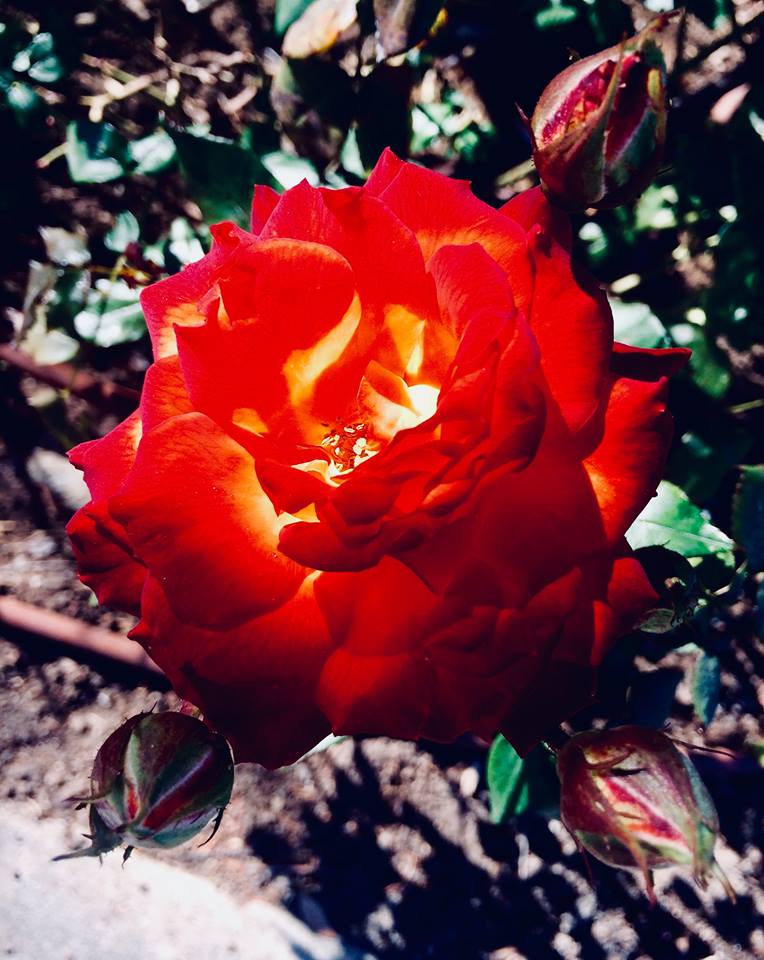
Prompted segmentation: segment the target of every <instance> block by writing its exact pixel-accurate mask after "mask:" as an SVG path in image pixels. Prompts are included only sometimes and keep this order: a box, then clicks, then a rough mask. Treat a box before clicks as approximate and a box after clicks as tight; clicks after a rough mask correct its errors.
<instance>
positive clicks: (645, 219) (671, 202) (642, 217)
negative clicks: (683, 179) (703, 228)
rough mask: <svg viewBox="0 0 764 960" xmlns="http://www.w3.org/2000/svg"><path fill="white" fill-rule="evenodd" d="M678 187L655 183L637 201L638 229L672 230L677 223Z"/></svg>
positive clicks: (636, 224)
mask: <svg viewBox="0 0 764 960" xmlns="http://www.w3.org/2000/svg"><path fill="white" fill-rule="evenodd" d="M678 199H679V198H678V195H677V190H676V187H674V186H672V185H668V186H665V187H659V186H656V185H655V184H653V185H652V186H649V187H648V188H647V190H645V192H644V193H643V194H642V196H641V197H640V198H639V200H638V201H637V207H636V220H635V227H636V229H637V230H640V231H642V230H670V229H672V228H673V227H676V225H677V219H676V211H675V207H676V203H677V200H678Z"/></svg>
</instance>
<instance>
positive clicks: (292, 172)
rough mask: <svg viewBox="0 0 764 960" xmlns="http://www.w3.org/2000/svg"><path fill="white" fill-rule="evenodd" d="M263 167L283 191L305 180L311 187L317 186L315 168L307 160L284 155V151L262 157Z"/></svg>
mask: <svg viewBox="0 0 764 960" xmlns="http://www.w3.org/2000/svg"><path fill="white" fill-rule="evenodd" d="M262 161H263V166H264V167H265V169H266V170H267V171H268V172H269V173H270V174H271V176H272V177H273V178H274V179H275V180H276V181H278V184H279V186H280V187H281V188H282V189H284V190H289V189H290V188H291V187H296V186H297V184H298V183H301V182H302V181H303V180H307V181H308V183H309V184H310V185H311V186H312V187H315V186H318V184H319V182H320V177H319V176H318V173H317V172H316V168H315V167H314V166H313V164H312V163H311V162H310V161H309V160H304V159H303V158H302V157H296V156H294V154H291V153H286V151H284V150H273V151H272V152H271V153H264V154H263V156H262Z"/></svg>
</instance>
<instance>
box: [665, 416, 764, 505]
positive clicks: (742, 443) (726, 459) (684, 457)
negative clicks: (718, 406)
mask: <svg viewBox="0 0 764 960" xmlns="http://www.w3.org/2000/svg"><path fill="white" fill-rule="evenodd" d="M678 441H679V442H678V443H675V445H674V449H673V452H672V454H671V460H670V463H669V476H670V477H671V479H672V480H673V481H674V482H675V483H676V484H677V485H678V486H680V487H681V488H682V489H683V490H684V492H685V493H686V494H687V496H688V497H690V499H691V500H699V501H701V502H704V501H706V500H710V498H711V497H712V496H713V495H714V494H715V493H716V491H717V490H718V489H719V486H720V485H721V483H722V481H723V480H724V478H725V475H726V473H727V471H728V470H729V469H730V467H732V466H734V465H735V464H738V463H742V462H743V461H744V460H745V458H746V455H747V453H748V451H749V449H750V447H751V444H752V443H753V437H752V436H751V434H750V433H749V432H748V431H747V430H746V429H745V428H744V427H743V426H741V425H740V424H739V423H737V422H736V421H735V419H734V417H732V416H728V415H726V414H725V413H724V411H722V410H716V411H715V413H714V416H713V417H697V418H695V424H694V429H693V430H687V431H686V432H685V433H683V434H682V436H681V437H679V438H678Z"/></svg>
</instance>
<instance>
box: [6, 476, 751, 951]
mask: <svg viewBox="0 0 764 960" xmlns="http://www.w3.org/2000/svg"><path fill="white" fill-rule="evenodd" d="M0 481H1V483H0V513H1V514H2V517H3V522H2V539H1V540H0V591H2V592H5V593H8V592H10V593H12V594H13V595H15V596H17V597H18V598H19V599H22V600H25V601H27V602H31V603H35V604H38V605H41V606H44V607H47V608H50V609H54V610H57V611H59V612H64V613H67V614H70V615H76V616H78V617H81V618H83V619H85V620H87V621H89V622H91V623H99V624H101V625H102V626H106V627H108V628H111V629H114V630H115V632H118V633H123V632H124V631H125V630H126V629H128V628H129V626H130V624H131V621H130V618H128V617H125V616H124V615H122V614H117V613H115V612H113V611H109V610H106V609H103V608H98V607H96V606H94V605H93V603H92V601H91V599H90V593H89V591H88V590H87V589H86V588H84V587H83V586H82V585H81V584H79V583H78V581H77V580H76V576H75V572H74V566H73V562H72V558H71V555H70V551H69V548H68V546H67V543H66V539H65V536H64V534H63V530H62V525H63V521H64V520H65V518H66V515H67V512H68V511H67V508H65V507H59V506H58V504H57V502H56V498H55V495H51V494H50V492H49V491H48V498H47V499H46V502H47V503H48V506H49V510H51V511H52V512H53V515H52V516H49V520H50V523H49V527H48V529H46V530H42V529H39V528H38V527H37V526H36V525H35V523H34V522H33V520H32V519H31V516H30V494H29V490H28V489H25V486H24V484H22V483H21V482H20V481H19V480H18V478H17V477H16V475H15V473H14V471H13V470H12V469H11V467H10V465H9V463H8V461H7V459H3V460H0ZM760 656H761V651H757V650H754V649H750V650H748V651H747V652H746V651H745V650H743V651H742V653H741V654H738V655H737V656H736V657H735V661H734V664H733V663H730V665H729V666H730V668H731V669H729V670H728V671H727V672H726V673H725V684H726V686H725V697H726V700H727V702H726V704H725V708H724V709H722V710H720V712H719V715H718V718H717V719H716V720H715V721H714V722H713V723H712V724H711V727H710V728H709V731H708V740H709V741H710V742H713V743H715V744H727V745H730V746H733V747H738V746H739V745H740V743H741V742H742V740H743V739H744V738H745V736H746V735H748V736H750V735H752V734H756V733H757V731H758V719H757V718H756V716H755V715H754V714H753V713H751V712H749V711H748V710H741V709H740V708H739V707H735V706H734V704H735V703H738V702H740V697H741V692H745V691H744V687H745V683H746V678H748V680H749V681H750V676H751V675H754V676H755V674H756V670H755V669H754V666H753V665H754V663H755V662H756V660H757V658H759V657H760ZM752 658H753V659H752ZM758 695H759V689H758V686H757V684H756V683H749V689H748V696H747V697H745V696H744V697H743V700H742V702H743V703H744V704H745V705H746V707H749V708H751V709H752V710H755V703H756V700H757V699H758ZM681 699H682V696H681V689H680V701H681ZM154 705H156V706H157V707H158V708H160V709H161V708H173V707H174V706H177V699H176V698H175V696H174V694H172V693H171V692H168V691H167V690H166V689H161V681H158V682H153V683H151V685H150V686H146V682H145V679H143V680H141V679H139V678H136V677H135V676H130V675H126V674H125V672H124V670H122V671H120V669H119V668H115V667H114V666H113V665H111V666H109V665H106V664H98V665H95V664H92V663H85V662H78V661H76V660H74V659H72V658H71V657H69V656H62V655H61V651H60V650H59V649H55V648H54V647H52V646H45V645H42V644H40V643H39V642H33V641H29V640H22V639H21V638H19V637H15V638H11V637H10V636H9V635H8V632H7V631H5V634H3V633H2V630H0V711H2V716H3V722H2V724H1V725H0V797H3V798H7V799H9V800H12V801H15V802H18V803H19V804H20V809H22V808H23V809H24V810H27V811H29V810H34V811H35V813H36V815H37V816H39V817H41V818H49V817H56V818H60V819H63V820H65V821H66V822H67V824H68V829H69V835H70V840H71V846H72V848H74V847H77V846H80V845H81V844H82V843H83V842H84V841H83V840H82V839H81V837H80V836H79V835H80V833H82V832H83V831H84V830H86V822H85V819H84V817H85V815H84V813H82V812H76V811H74V809H73V805H72V804H71V802H68V801H67V798H70V797H72V796H75V795H77V794H79V793H81V792H82V790H83V789H84V788H86V786H87V775H88V772H89V767H90V764H91V762H92V758H93V756H94V754H95V752H96V750H97V749H98V747H99V745H100V743H101V742H102V741H103V740H104V739H105V737H106V736H107V734H108V733H109V732H110V731H111V730H112V729H113V728H115V727H116V726H117V725H118V724H119V722H120V721H121V720H122V719H123V718H125V717H127V716H130V715H132V714H134V713H137V712H139V711H142V710H146V709H149V708H150V707H152V706H154ZM684 712H685V713H686V711H684ZM682 714H683V708H682V704H681V702H680V703H679V704H678V713H677V717H678V719H677V720H676V721H675V729H676V731H678V732H685V736H689V737H692V738H694V739H697V738H696V737H694V736H693V731H692V730H691V728H690V729H689V732H686V731H687V730H688V726H687V724H686V723H685V722H684V721H683V720H682ZM486 750H487V747H486V745H485V744H483V743H481V742H478V741H475V740H473V739H469V738H465V739H463V740H462V741H460V742H459V743H457V744H455V745H452V746H447V747H446V746H439V745H435V744H426V743H422V744H413V743H405V742H399V741H395V740H388V739H384V738H374V739H365V740H357V741H351V740H346V741H343V742H341V743H338V744H336V745H334V746H332V747H331V748H330V749H328V750H327V751H325V752H323V753H319V754H316V755H314V756H312V757H309V758H308V759H306V760H304V761H302V762H300V763H298V764H296V765H294V766H292V767H290V768H287V769H283V770H279V771H275V772H268V771H266V770H263V769H261V768H259V767H257V766H255V765H242V766H240V767H239V768H238V770H237V781H236V789H235V792H234V797H233V800H232V802H231V805H230V808H229V810H228V812H227V814H226V816H225V818H224V820H223V825H222V827H221V830H220V832H219V834H218V835H217V836H216V837H215V839H214V840H213V841H212V843H210V844H209V845H208V846H205V847H203V848H198V847H194V846H188V847H186V848H181V849H179V850H177V851H175V852H170V853H166V854H163V857H164V858H165V859H166V860H168V861H169V862H171V863H175V864H177V865H179V866H181V867H182V868H184V869H186V870H189V871H191V872H193V873H196V874H200V875H204V876H207V877H210V878H212V879H213V880H214V881H215V883H216V884H218V885H220V887H221V888H224V889H226V890H228V891H229V892H230V893H232V894H233V895H234V896H235V897H237V898H239V899H240V900H241V901H242V902H245V901H247V900H249V899H251V898H252V897H263V898H266V899H267V900H269V901H271V902H274V903H282V904H284V905H285V906H287V908H288V909H290V910H291V911H293V912H294V913H295V914H296V915H297V916H298V917H300V918H301V919H302V920H303V921H305V922H307V923H308V924H309V925H310V926H311V927H312V928H313V929H316V930H324V929H331V930H334V931H336V932H337V933H339V934H340V935H341V936H342V937H343V938H344V939H345V940H346V941H347V942H348V943H349V944H351V945H354V946H357V947H360V948H363V949H366V950H369V951H371V952H372V953H373V954H374V955H376V956H378V957H395V956H400V957H407V958H412V960H417V958H426V957H437V958H451V957H453V958H460V960H461V958H464V960H472V958H474V960H478V958H480V960H482V958H491V960H516V958H521V957H528V958H531V960H544V958H547V957H549V958H553V957H563V958H576V957H582V958H585V960H589V958H592V960H597V958H603V960H604V958H606V957H607V958H618V960H620V958H623V960H632V958H633V960H637V958H656V960H658V958H660V960H662V958H664V957H669V956H671V957H674V956H676V957H682V958H687V960H693V958H698V960H699V958H703V957H708V956H709V955H710V954H712V955H714V956H717V957H724V958H727V957H729V958H733V957H734V958H747V957H764V936H762V933H761V930H760V929H759V928H760V922H759V921H760V916H761V914H762V910H764V895H763V894H762V891H761V888H760V886H759V879H760V875H761V848H762V845H763V844H764V821H763V820H762V813H761V808H760V804H759V802H758V801H759V799H760V797H761V788H762V782H763V781H764V776H763V774H764V771H762V769H761V768H760V767H758V766H757V765H756V764H755V762H754V761H753V760H752V759H746V758H745V757H744V756H743V755H737V756H736V757H735V758H734V759H729V758H727V757H719V756H715V755H702V754H701V755H698V758H697V763H698V765H699V766H700V768H701V770H702V773H703V776H704V778H705V779H706V781H707V783H708V785H709V788H710V789H711V791H712V793H713V795H714V798H715V800H716V802H717V804H718V806H719V810H720V816H721V820H722V829H723V832H724V834H725V836H726V842H725V843H723V844H721V845H720V849H719V858H720V860H721V862H722V865H723V866H724V868H725V869H726V870H727V871H728V872H729V874H730V877H731V880H732V883H733V886H734V887H735V889H736V890H737V891H738V902H737V904H736V905H733V904H731V903H730V902H729V901H728V900H727V899H726V898H725V897H724V894H723V891H722V890H721V887H720V886H719V885H718V884H716V883H713V884H712V885H711V887H710V889H709V890H708V891H707V892H706V893H705V894H701V893H699V892H698V891H697V890H696V889H695V888H694V887H693V885H692V882H691V881H690V880H689V878H688V877H687V876H684V875H681V874H679V873H675V872H674V871H663V872H661V873H659V874H658V877H657V888H658V891H659V904H658V906H657V907H655V908H651V907H650V906H649V903H648V901H647V900H646V898H645V897H644V895H643V893H642V891H641V886H640V881H639V880H638V879H637V878H636V877H634V876H632V875H631V874H630V873H628V872H625V871H621V872H616V871H611V870H609V869H607V868H605V867H601V866H600V865H599V864H597V863H592V864H590V869H591V874H592V879H593V881H594V887H592V885H591V883H590V880H589V876H588V872H587V866H586V864H585V863H584V862H583V861H582V859H581V857H580V855H579V854H578V852H577V851H576V848H575V844H574V843H573V841H572V840H571V839H570V837H569V836H568V835H567V834H566V832H565V830H564V828H563V827H562V825H561V823H560V822H559V821H557V820H551V821H547V820H545V819H544V818H543V817H541V816H538V815H536V814H534V813H527V814H525V815H523V816H522V817H520V818H519V819H518V820H516V821H515V822H513V823H510V824H505V825H501V826H497V825H494V824H492V823H491V821H490V817H489V813H488V796H487V789H486V785H485V760H486ZM93 869H97V865H96V864H95V863H94V864H93ZM127 869H129V865H128V867H127Z"/></svg>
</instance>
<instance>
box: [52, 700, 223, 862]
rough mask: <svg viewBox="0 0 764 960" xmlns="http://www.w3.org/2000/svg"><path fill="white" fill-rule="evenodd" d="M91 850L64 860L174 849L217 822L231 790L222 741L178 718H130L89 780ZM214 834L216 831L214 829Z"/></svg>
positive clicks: (102, 752)
mask: <svg viewBox="0 0 764 960" xmlns="http://www.w3.org/2000/svg"><path fill="white" fill-rule="evenodd" d="M90 779H91V789H92V795H91V796H90V797H87V798H85V800H84V802H85V803H89V804H90V828H91V834H90V840H91V842H92V846H90V847H88V848H86V849H84V850H78V851H75V852H74V853H71V854H65V855H64V856H63V857H57V858H56V859H65V858H66V857H72V856H98V855H100V854H102V853H106V852H108V851H109V850H113V849H114V848H115V847H118V846H120V845H121V844H126V845H127V851H126V854H125V856H127V855H128V854H129V852H130V850H131V849H132V847H160V848H162V847H175V846H178V844H181V843H184V842H185V841H186V840H190V839H191V838H192V837H195V836H196V835H197V834H198V833H200V832H201V831H202V830H203V829H204V828H205V826H207V824H208V823H209V822H210V820H212V818H213V817H216V818H217V820H216V823H215V829H217V826H218V824H219V822H220V818H221V817H222V814H223V810H224V809H225V807H226V805H227V804H228V801H229V799H230V797H231V790H232V789H233V760H232V757H231V751H230V748H229V746H228V744H227V743H226V741H225V739H224V738H223V737H221V736H220V735H219V734H217V733H213V731H212V730H210V729H209V727H207V726H206V725H205V724H204V723H203V722H202V721H201V720H198V719H196V718H195V717H192V716H188V715H186V714H181V713H141V714H139V715H138V716H135V717H130V719H129V720H126V721H125V722H124V723H123V724H122V726H121V727H119V729H117V730H115V731H114V733H112V734H111V736H110V737H108V738H107V740H106V741H105V743H104V744H103V746H102V747H101V749H100V750H99V751H98V753H97V754H96V758H95V761H94V763H93V772H92V774H91V777H90ZM213 832H214V831H213Z"/></svg>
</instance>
